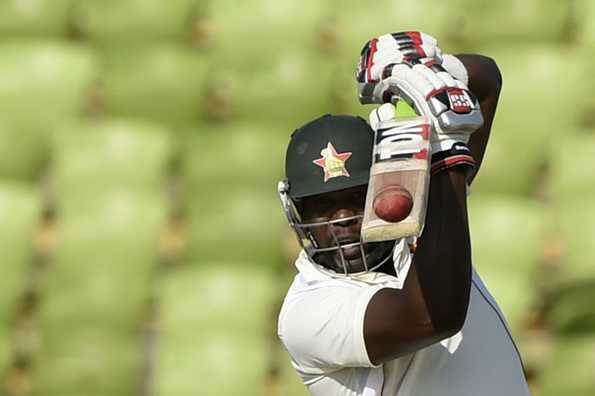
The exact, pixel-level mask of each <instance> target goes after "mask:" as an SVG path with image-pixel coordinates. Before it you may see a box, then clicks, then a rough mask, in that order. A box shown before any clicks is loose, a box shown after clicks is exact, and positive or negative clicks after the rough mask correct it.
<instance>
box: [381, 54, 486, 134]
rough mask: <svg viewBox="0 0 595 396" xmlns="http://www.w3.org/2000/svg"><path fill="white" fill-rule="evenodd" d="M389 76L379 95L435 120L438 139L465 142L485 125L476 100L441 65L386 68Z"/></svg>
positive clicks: (382, 82) (401, 65)
mask: <svg viewBox="0 0 595 396" xmlns="http://www.w3.org/2000/svg"><path fill="white" fill-rule="evenodd" d="M385 72H386V73H387V75H388V76H387V77H386V78H384V79H383V80H382V81H380V82H378V83H377V84H376V87H375V91H378V93H377V94H378V95H382V96H387V95H391V96H393V95H396V96H398V97H400V98H401V99H403V100H405V101H406V102H408V103H409V104H411V105H413V107H414V108H415V109H416V110H417V112H418V113H419V114H421V115H425V116H427V117H429V118H430V119H431V120H432V126H433V127H434V130H435V133H436V135H437V139H443V138H446V136H444V135H448V137H450V138H451V139H455V140H457V141H461V142H464V143H465V144H466V143H467V142H468V141H469V136H470V135H471V134H472V133H473V132H475V131H476V130H477V129H478V128H479V127H481V126H482V125H483V117H482V115H481V109H480V108H479V102H478V101H477V98H476V97H475V95H473V93H472V92H471V91H469V89H467V87H466V86H465V85H464V84H463V83H462V82H460V81H459V80H457V79H455V78H453V77H452V76H451V75H450V74H449V73H447V72H446V71H444V70H443V69H441V68H440V67H439V66H436V65H434V66H432V68H430V67H428V66H426V65H423V64H421V63H417V64H411V63H399V64H394V65H389V66H387V68H386V69H385Z"/></svg>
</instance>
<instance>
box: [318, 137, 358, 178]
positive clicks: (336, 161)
mask: <svg viewBox="0 0 595 396" xmlns="http://www.w3.org/2000/svg"><path fill="white" fill-rule="evenodd" d="M320 155H321V156H322V157H321V158H318V159H315V160H314V161H312V162H313V163H315V164H316V165H318V166H320V167H321V168H322V169H324V182H325V183H326V182H327V181H328V180H329V179H332V178H333V177H339V176H346V177H349V172H348V171H347V168H345V162H346V161H347V160H348V159H349V157H351V152H346V153H337V150H336V149H335V147H334V146H333V144H332V143H331V142H328V144H327V145H326V148H324V149H322V151H320Z"/></svg>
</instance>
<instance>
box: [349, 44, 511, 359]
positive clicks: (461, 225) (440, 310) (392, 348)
mask: <svg viewBox="0 0 595 396" xmlns="http://www.w3.org/2000/svg"><path fill="white" fill-rule="evenodd" d="M393 37H394V38H395V40H396V41H397V43H396V47H398V48H397V49H398V51H409V50H410V48H412V47H414V48H415V47H417V46H418V43H419V37H415V39H416V40H415V42H406V43H405V44H403V43H404V42H403V41H402V40H403V39H402V35H401V34H397V35H393ZM422 39H423V37H422ZM385 40H388V41H389V42H390V40H391V37H390V36H389V37H386V36H385ZM405 40H406V39H405ZM422 41H423V40H422ZM422 45H423V44H422ZM379 47H380V46H379ZM387 48H388V50H387ZM394 48H395V46H394V45H393V46H392V47H390V46H387V45H384V49H383V50H377V52H376V53H377V55H380V56H378V57H377V58H373V60H376V59H379V60H380V59H383V60H384V61H385V63H386V65H383V64H380V65H379V66H380V69H381V70H380V73H379V74H378V75H377V76H376V79H375V76H374V67H375V66H374V65H376V64H377V63H375V62H374V61H372V62H361V63H360V65H362V69H361V70H362V71H363V72H366V73H367V74H363V73H362V74H359V76H360V77H362V76H372V77H371V78H358V82H359V83H360V88H361V89H360V100H362V99H364V100H368V99H370V100H371V102H372V103H382V101H383V100H385V96H386V95H384V92H385V91H384V90H385V89H386V88H388V89H391V90H392V89H393V88H395V87H396V88H397V89H398V91H397V92H398V93H399V94H400V95H401V96H403V95H407V96H409V97H410V98H414V100H413V102H414V103H416V105H417V104H420V103H421V105H422V106H421V107H419V108H418V109H422V110H423V108H424V106H423V102H424V98H425V100H428V98H430V97H431V95H433V93H432V92H431V93H430V94H428V92H427V91H425V90H424V89H427V87H425V88H424V89H422V88H423V87H424V86H423V84H419V85H417V82H418V81H421V80H423V78H422V76H421V75H417V74H416V73H412V72H410V71H409V69H407V67H405V66H395V67H392V66H390V63H391V62H393V61H394V59H392V58H391V54H390V53H389V54H387V51H390V50H394ZM420 52H421V53H425V54H428V53H429V51H428V48H427V47H424V48H422V50H421V51H420V50H419V48H417V50H416V53H420ZM436 53H438V51H436ZM405 55H406V54H405ZM370 56H371V55H370V54H369V53H366V52H365V51H364V52H363V53H362V59H364V58H365V59H367V60H370ZM462 58H463V59H462V62H463V64H464V65H465V68H466V69H467V70H466V73H465V74H468V76H469V80H470V84H471V87H470V89H471V90H472V91H473V92H474V93H475V95H476V96H477V97H478V101H479V103H477V102H476V104H472V106H473V107H471V110H473V109H480V110H481V116H482V117H485V121H486V122H485V124H484V125H485V126H483V127H481V128H480V129H479V130H478V129H477V127H475V128H474V129H471V130H469V129H457V128H456V127H455V128H452V126H453V125H455V124H453V123H450V122H447V123H444V124H442V121H441V123H440V126H441V127H443V128H446V127H447V126H448V127H449V128H450V129H443V130H438V128H437V127H438V125H437V124H435V126H436V128H437V132H436V133H438V134H440V135H438V136H437V137H436V140H435V141H436V143H437V144H436V145H435V147H436V149H438V150H447V151H444V152H443V153H444V154H443V155H442V156H444V155H451V153H452V150H450V149H448V147H444V146H441V142H449V141H453V139H454V141H458V142H461V143H466V142H467V140H468V137H469V134H470V133H471V132H474V131H476V130H477V131H478V132H475V133H479V134H480V137H479V138H475V139H474V140H475V141H476V142H478V143H474V146H475V148H474V149H472V150H471V154H472V156H473V157H474V159H476V160H477V161H478V162H481V159H482V157H483V152H484V150H485V146H486V144H487V137H488V136H489V130H490V127H491V124H492V121H493V118H494V114H495V110H496V104H497V100H498V95H499V91H500V85H501V79H500V76H499V72H498V69H497V67H496V66H495V63H493V61H491V60H490V59H489V58H485V57H481V56H478V55H465V56H462ZM387 59H388V60H387ZM396 63H397V64H399V62H398V59H397V61H396ZM405 63H406V62H405ZM457 63H460V62H457ZM443 66H444V65H443ZM409 67H411V68H412V69H413V67H412V66H409ZM428 67H432V66H431V65H429V66H428ZM432 70H434V71H436V72H439V71H440V69H439V68H436V69H434V68H432ZM369 72H370V73H369ZM401 72H403V73H405V74H399V73H401ZM447 72H450V71H449V70H448V69H447ZM408 73H409V74H408ZM420 73H425V75H427V74H428V73H429V72H428V71H427V70H425V71H424V70H423V68H422V70H420ZM452 75H453V76H456V75H455V74H452ZM409 76H411V77H409ZM430 77H431V76H430ZM456 77H457V78H458V76H456ZM378 78H379V79H380V80H378ZM378 81H379V83H377V82H378ZM433 81H435V79H434V80H433ZM444 81H446V82H448V78H446V77H444ZM450 81H451V82H448V84H453V83H452V80H450ZM459 81H464V80H463V79H459ZM465 83H466V81H464V82H463V85H460V84H459V85H457V86H458V87H460V88H462V89H466V85H465ZM457 84H458V83H457ZM417 86H419V87H422V88H420V89H419V90H417V88H416V87H417ZM449 86H450V85H449ZM411 89H413V91H410V90H411ZM454 91H456V90H454ZM475 91H477V92H475ZM420 94H421V95H420ZM416 97H417V99H418V100H415V98H416ZM362 102H364V101H363V100H362ZM452 103H453V102H451V106H452ZM447 104H448V102H446V103H445V105H447ZM427 111H428V109H426V110H425V111H423V112H422V113H423V114H429V113H426V112H427ZM431 111H433V110H431ZM469 114H470V117H469V118H468V119H466V120H464V119H462V118H461V116H458V115H457V114H453V115H452V116H453V118H452V119H451V121H452V122H454V123H456V122H459V121H461V124H460V125H461V126H462V127H463V128H468V126H469V125H472V124H473V123H474V122H475V123H477V124H479V125H481V123H480V122H477V120H478V119H477V117H476V116H474V115H473V111H471V112H470V113H469ZM430 115H431V114H430ZM467 120H469V122H470V123H467V122H466V121H467ZM479 125H478V126H479ZM451 144H452V143H451ZM453 147H454V146H453ZM448 150H450V151H448ZM432 152H433V154H435V153H437V151H434V148H433V151H432ZM463 152H464V151H463ZM467 152H468V151H467ZM441 153H442V152H441ZM454 154H455V156H453V157H450V158H451V159H450V160H448V161H441V162H437V164H438V165H439V166H438V167H437V168H439V169H438V171H437V173H434V174H433V175H432V177H431V182H430V190H429V199H428V210H427V215H426V223H425V228H424V232H423V235H422V236H421V238H420V240H419V244H418V249H417V251H416V253H415V255H414V260H413V266H412V269H411V271H410V273H409V276H408V278H407V281H406V282H405V285H404V287H403V289H402V290H396V289H383V290H381V291H379V292H378V293H376V295H375V296H374V297H373V298H372V299H371V301H370V303H369V305H368V307H367V311H366V315H365V319H364V339H365V343H366V348H367V351H368V354H369V357H370V359H371V361H372V362H373V363H376V364H378V363H382V362H384V361H386V360H390V359H394V358H396V357H399V356H402V355H405V354H408V353H411V352H414V351H416V350H418V349H421V348H423V347H426V346H429V345H431V344H433V343H435V342H437V341H439V340H442V339H444V338H447V337H449V336H452V335H454V334H455V333H457V332H458V331H459V330H460V329H461V328H462V326H463V324H464V321H465V317H466V313H467V308H468V304H469V291H470V286H471V253H470V242H469V229H468V222H467V208H466V183H467V180H466V172H465V171H466V170H468V165H469V161H467V160H464V161H462V162H459V161H458V158H459V157H461V158H464V157H465V156H464V155H458V153H454ZM442 156H440V155H438V156H437V159H438V160H439V161H440V160H441V158H442Z"/></svg>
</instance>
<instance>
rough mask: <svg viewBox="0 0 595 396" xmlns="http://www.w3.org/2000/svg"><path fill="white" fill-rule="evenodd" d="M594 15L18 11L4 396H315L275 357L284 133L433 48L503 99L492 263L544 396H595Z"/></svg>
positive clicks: (137, 2)
mask: <svg viewBox="0 0 595 396" xmlns="http://www.w3.org/2000/svg"><path fill="white" fill-rule="evenodd" d="M594 19H595V2H594V1H592V0H565V1H564V0H523V1H516V0H504V1H498V2H496V1H489V0H453V1H448V2H445V1H440V0H417V1H412V0H408V1H404V0H390V1H387V0H380V1H375V2H363V1H355V0H345V1H339V0H301V1H297V0H243V1H231V0H212V1H209V0H1V1H0V269H1V275H0V280H1V283H0V378H1V384H2V387H1V389H2V390H0V393H2V394H6V395H9V396H20V395H36V396H40V395H43V396H58V395H60V396H70V395H72V396H74V395H89V396H108V395H118V396H120V395H122V396H123V395H156V396H157V395H158V396H186V395H203V396H204V395H217V396H225V395H237V396H243V395H266V396H297V395H306V392H305V390H304V388H303V386H302V385H301V384H300V383H299V380H298V379H297V376H296V374H295V373H294V372H293V369H292V367H291V365H290V363H289V358H288V356H287V355H286V354H285V352H284V351H283V350H282V348H281V347H280V346H279V344H278V342H277V340H276V336H275V333H276V315H277V312H278V309H279V307H280V304H281V299H282V297H283V295H284V292H285V291H286V289H287V287H288V284H289V282H290V281H291V278H292V276H293V273H294V269H293V268H292V266H291V262H292V259H293V255H294V253H295V250H296V247H295V244H294V243H293V236H292V235H291V234H290V232H289V229H288V227H287V225H286V224H285V221H284V218H283V214H282V212H281V208H280V205H279V204H278V202H277V197H276V191H275V190H276V181H277V180H278V179H279V178H280V177H281V176H282V173H283V166H282V163H283V156H284V150H285V145H286V143H287V141H288V138H289V135H290V134H291V132H292V131H293V129H295V128H296V127H297V126H299V125H301V124H302V123H304V122H306V121H308V120H310V119H312V118H314V117H316V116H318V115H320V114H323V113H328V112H332V113H351V114H360V115H363V116H365V115H366V114H367V113H368V112H369V111H370V108H367V107H364V106H361V105H359V104H358V102H357V99H356V90H355V83H354V79H353V75H354V71H355V63H356V61H357V60H358V55H359V50H360V47H361V46H362V45H363V43H364V42H365V41H366V40H367V39H369V38H371V37H373V36H376V35H379V34H382V33H386V32H390V31H399V30H408V29H415V30H423V31H426V32H428V33H430V34H432V35H434V36H435V37H437V38H439V41H440V44H441V47H442V48H443V49H444V50H445V51H446V52H449V53H457V52H478V53H482V54H485V55H489V56H491V57H493V58H494V59H495V60H496V61H497V62H498V64H499V65H500V67H501V69H502V73H503V76H504V88H503V91H502V98H501V104H500V107H499V110H498V114H497V117H496V121H495V125H494V128H493V133H492V139H491V142H490V145H489V147H488V151H487V155H486V159H485V161H484V168H483V169H482V171H481V173H480V176H479V178H478V180H477V181H476V183H475V184H474V185H473V187H472V195H471V197H470V217H471V223H472V238H473V249H474V253H473V254H474V263H475V266H476V267H477V268H478V270H479V272H480V273H481V274H482V275H483V277H484V278H485V280H486V282H487V284H488V285H489V286H490V288H491V290H492V291H493V293H494V294H495V296H496V298H497V300H498V301H499V302H500V304H501V305H502V308H503V309H504V311H505V313H506V315H507V317H508V319H509V322H510V325H511V327H512V329H513V332H514V334H515V337H516V339H517V340H518V341H519V344H520V349H521V350H522V353H523V355H524V359H525V366H526V370H527V375H528V377H529V379H530V383H531V387H532V389H533V392H534V394H535V395H537V396H550V395H556V396H558V395H571V396H587V395H593V394H595V376H594V375H593V373H595V332H594V330H595V308H594V306H595V267H594V265H593V264H594V260H593V259H594V258H595V253H594V249H593V242H594V241H595V227H594V226H593V224H594V223H595V201H594V200H593V198H595V194H594V193H595V160H594V156H595V130H594V128H595V116H594V115H593V114H595V113H594V111H595V99H594V97H593V94H592V93H593V91H594V89H595V77H594V73H593V71H594V69H593V66H592V59H593V58H594V57H593V56H594V55H595V24H593V22H592V21H593V20H594Z"/></svg>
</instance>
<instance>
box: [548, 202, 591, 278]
mask: <svg viewBox="0 0 595 396" xmlns="http://www.w3.org/2000/svg"><path fill="white" fill-rule="evenodd" d="M587 197H591V195H584V196H583V197H582V198H580V197H573V199H569V200H565V201H561V202H560V206H559V207H558V208H556V209H557V210H556V212H555V213H554V216H555V218H556V223H555V229H554V230H553V231H554V232H555V233H556V235H557V236H559V238H560V241H561V242H562V247H563V255H562V257H561V258H560V260H561V263H560V271H559V273H557V277H556V278H555V279H554V281H555V283H556V284H558V285H566V284H572V283H575V282H581V281H585V280H595V268H594V267H593V262H594V261H593V260H594V259H595V255H594V254H593V250H592V248H593V241H594V240H595V228H594V227H593V222H594V221H595V204H594V203H593V202H592V201H590V200H589V199H588V198H587Z"/></svg>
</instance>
